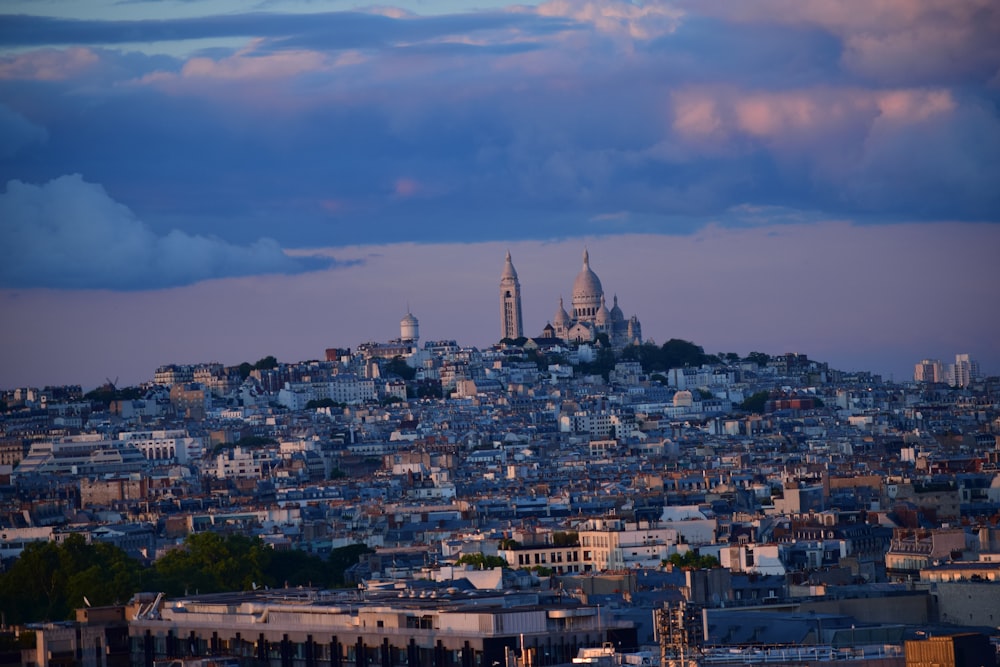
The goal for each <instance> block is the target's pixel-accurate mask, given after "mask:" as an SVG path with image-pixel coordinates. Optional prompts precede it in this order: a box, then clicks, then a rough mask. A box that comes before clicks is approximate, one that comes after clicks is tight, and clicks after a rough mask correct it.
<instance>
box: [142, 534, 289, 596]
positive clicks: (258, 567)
mask: <svg viewBox="0 0 1000 667" xmlns="http://www.w3.org/2000/svg"><path fill="white" fill-rule="evenodd" d="M273 554H274V550H273V549H271V548H270V547H268V546H266V545H265V544H264V543H263V542H262V541H261V539H260V538H251V537H247V536H245V535H237V534H231V535H226V536H222V535H219V534H217V533H195V534H193V535H189V536H188V538H187V539H186V540H185V541H184V546H183V547H182V548H180V549H175V550H174V551H171V552H169V553H168V554H166V555H164V556H162V557H161V558H160V559H159V560H157V561H156V564H155V565H154V566H153V569H154V571H155V574H156V577H157V579H158V583H159V584H160V587H161V588H162V590H164V591H165V592H166V593H167V594H168V595H183V594H186V593H196V592H197V593H221V592H224V591H244V590H249V589H250V588H252V587H253V585H254V584H255V583H257V584H266V585H275V584H276V583H277V582H275V581H273V580H271V579H269V578H268V577H267V576H266V575H265V571H266V570H267V568H268V567H269V566H270V563H271V557H272V555H273Z"/></svg>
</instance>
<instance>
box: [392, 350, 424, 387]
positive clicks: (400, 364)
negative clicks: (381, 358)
mask: <svg viewBox="0 0 1000 667" xmlns="http://www.w3.org/2000/svg"><path fill="white" fill-rule="evenodd" d="M385 370H386V372H387V373H389V374H390V375H398V376H399V377H401V378H403V380H405V381H406V382H411V381H412V380H413V378H414V377H416V375H417V369H415V368H412V367H411V366H410V365H409V364H408V363H406V359H403V357H402V356H400V355H398V354H397V355H396V356H395V357H393V358H392V359H390V360H389V361H388V362H387V363H386V365H385Z"/></svg>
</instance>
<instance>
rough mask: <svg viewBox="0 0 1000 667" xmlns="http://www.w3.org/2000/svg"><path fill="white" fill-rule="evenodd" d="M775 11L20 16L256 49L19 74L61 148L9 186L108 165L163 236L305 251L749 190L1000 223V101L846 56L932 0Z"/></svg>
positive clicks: (655, 220)
mask: <svg viewBox="0 0 1000 667" xmlns="http://www.w3.org/2000/svg"><path fill="white" fill-rule="evenodd" d="M974 1H975V0H974ZM761 3H762V6H767V7H770V8H773V9H774V10H775V13H774V14H773V16H775V17H776V18H775V19H774V20H771V21H769V20H767V17H766V16H761V15H759V13H755V12H754V11H752V7H753V6H756V3H725V4H715V3H713V2H712V0H705V7H706V9H705V10H704V11H702V10H701V9H700V5H699V4H691V5H682V7H683V11H677V10H676V9H673V8H671V6H670V5H668V4H666V3H664V2H646V3H642V4H641V5H640V4H637V3H631V2H624V1H623V0H575V1H569V0H552V1H551V2H545V3H543V4H542V5H541V6H539V7H525V6H519V7H510V8H508V9H507V10H504V11H501V10H495V11H486V12H478V13H461V14H441V15H435V16H430V17H421V16H414V15H410V14H405V13H393V12H388V11H386V12H382V14H378V13H373V12H367V13H366V12H339V13H338V12H318V13H311V14H298V15H292V14H280V13H267V14H264V13H259V14H243V15H232V16H208V17H199V18H191V19H171V20H169V21H139V22H124V23H123V22H94V21H83V22H70V21H65V20H60V21H56V22H54V23H53V22H45V21H42V20H41V19H38V20H37V21H36V22H35V23H30V22H27V23H25V24H24V26H25V27H26V28H30V30H28V33H27V34H26V35H23V36H22V35H21V33H17V34H13V32H10V33H6V32H4V30H5V27H4V26H0V36H2V35H7V36H8V37H10V38H11V39H15V40H18V39H20V40H22V41H27V42H31V41H32V40H33V41H34V42H38V43H45V40H46V39H49V38H50V37H51V38H52V39H53V40H56V41H59V40H62V41H63V42H66V43H71V44H73V46H72V47H71V48H77V49H78V48H81V47H80V46H79V45H77V44H76V43H74V42H73V41H72V40H74V39H81V40H82V39H90V40H91V42H90V43H101V42H100V41H99V40H100V39H112V38H113V39H121V40H124V39H125V37H126V35H125V33H127V32H128V31H129V30H133V29H134V31H135V32H134V34H132V35H131V36H128V39H133V40H139V39H154V38H155V39H168V38H169V39H176V40H182V39H193V38H196V37H199V36H201V37H218V38H234V39H228V41H226V42H218V43H215V44H214V45H213V46H212V48H210V49H205V50H202V51H199V52H197V53H195V54H193V55H190V56H186V57H168V56H159V57H157V58H151V57H149V56H146V55H144V54H143V55H142V57H139V56H136V55H134V54H133V52H131V51H128V52H125V51H123V50H122V49H118V48H111V47H108V48H94V47H88V48H87V49H83V51H82V52H81V53H83V52H86V53H92V54H96V56H97V57H98V61H97V62H96V63H95V64H94V65H92V66H89V67H87V68H85V69H83V70H81V71H80V72H78V73H76V74H74V75H72V76H70V77H69V78H66V79H63V80H53V79H47V80H44V81H43V80H40V79H39V78H38V77H28V78H19V79H0V101H2V100H17V103H16V106H15V105H14V104H13V102H11V103H10V106H11V107H13V108H16V110H17V111H18V113H20V114H22V115H23V117H24V119H25V120H26V121H27V122H29V123H31V124H33V125H35V126H37V127H39V128H45V131H46V132H47V135H48V137H49V139H48V141H46V142H45V143H44V144H42V143H40V142H39V141H36V140H33V141H32V143H24V142H23V141H22V142H21V147H20V148H19V150H18V153H17V154H16V155H15V156H14V159H10V160H6V161H3V160H0V184H2V183H4V182H6V181H8V180H11V179H17V180H23V181H27V182H33V183H41V182H44V181H46V180H48V179H51V178H53V177H54V176H57V175H59V174H68V173H83V174H86V175H87V177H88V178H89V179H91V180H93V181H96V182H98V183H101V184H103V185H105V186H106V187H107V188H108V191H109V192H112V193H114V195H115V196H116V197H117V198H119V200H120V201H127V202H128V203H129V205H130V206H133V207H134V210H136V211H137V212H140V213H141V217H142V220H143V222H145V223H146V224H147V225H149V226H150V228H151V229H154V230H156V231H157V233H158V234H160V235H165V234H166V232H167V231H168V230H169V229H172V228H176V229H179V230H182V231H185V232H187V233H188V234H189V235H192V236H195V235H203V236H218V237H221V238H225V239H227V240H229V241H231V242H233V243H243V244H248V243H252V242H254V241H255V240H256V239H258V238H260V237H273V238H275V239H277V241H278V242H279V243H280V244H281V245H282V246H284V247H314V246H317V245H325V244H329V243H330V242H331V241H330V239H336V242H337V243H338V244H350V243H380V242H388V241H390V240H397V239H405V240H412V241H427V240H431V239H457V240H461V241H463V242H475V241H482V240H487V239H497V238H499V237H505V238H534V239H538V238H566V237H569V236H574V235H579V234H580V233H584V232H583V231H582V230H589V229H592V228H593V227H594V226H595V225H594V224H592V223H590V224H588V223H587V221H590V220H594V219H595V218H597V217H598V216H601V215H602V214H607V213H608V212H618V211H628V212H629V215H628V217H627V218H624V219H621V220H618V221H616V222H615V223H614V224H613V225H610V224H606V225H605V227H607V228H608V229H609V230H610V229H611V228H614V230H615V232H617V231H618V230H621V231H625V232H632V233H644V232H654V233H681V232H683V233H688V232H691V231H692V230H696V229H698V228H700V227H703V226H704V225H705V224H707V223H708V222H709V221H712V220H717V221H720V222H721V223H722V224H733V225H737V226H739V225H742V224H744V223H743V222H741V221H740V220H739V219H738V216H734V215H733V213H732V212H733V211H734V210H739V209H738V207H740V206H743V205H746V206H751V207H757V210H760V207H762V206H769V207H777V208H776V209H764V210H778V209H780V210H790V211H807V212H810V213H812V212H815V213H821V214H822V215H824V216H826V217H827V218H835V219H858V218H859V217H864V218H867V219H869V220H873V219H875V217H876V216H877V217H878V220H879V221H885V222H897V221H900V220H933V219H941V218H942V217H943V218H947V219H957V220H977V221H982V220H988V221H1000V202H998V195H997V194H995V193H997V192H998V191H1000V189H998V188H997V187H996V183H995V181H996V177H995V174H997V173H998V168H1000V166H998V164H997V162H998V159H1000V158H998V155H1000V150H997V149H996V146H997V145H998V142H1000V115H998V113H997V109H996V104H995V98H996V92H995V90H991V89H989V88H988V87H987V84H986V83H982V82H980V83H977V82H976V80H965V79H961V77H959V78H952V79H948V80H941V81H934V78H935V77H936V76H937V75H934V76H930V75H929V76H928V77H925V78H927V80H926V81H925V80H923V79H922V78H921V77H920V76H917V77H914V79H913V80H914V81H915V83H907V82H906V81H896V80H891V79H881V78H878V77H873V76H871V75H870V74H866V73H865V72H862V71H860V70H859V69H858V68H857V67H855V66H853V65H852V64H851V63H849V62H847V61H846V60H845V55H844V54H845V53H846V52H847V47H846V46H845V45H846V44H847V43H848V42H847V41H846V40H848V38H849V37H851V36H854V35H861V34H862V32H863V29H864V26H865V25H866V24H867V23H866V22H870V24H871V25H872V26H873V29H872V30H873V34H876V33H877V34H883V33H885V34H888V32H886V31H889V32H894V31H895V32H898V31H896V29H895V28H894V27H893V26H894V23H893V21H894V20H898V21H900V22H902V23H905V24H907V25H911V24H914V23H913V22H914V21H916V22H917V24H919V25H931V26H932V27H933V22H932V21H928V20H926V16H925V12H923V11H922V10H920V8H921V7H922V6H923V5H917V6H916V10H915V11H916V12H917V14H918V15H919V16H918V18H917V19H913V18H908V17H907V16H906V15H905V14H906V12H905V11H902V10H901V9H898V7H897V5H895V4H893V3H882V2H879V1H878V0H875V1H874V2H873V3H871V4H868V3H864V4H863V5H862V6H860V7H857V8H854V9H853V10H852V12H853V14H856V15H858V16H854V15H849V14H850V12H844V11H840V10H838V9H837V7H836V6H835V5H829V6H828V5H825V4H824V3H823V0H817V4H818V5H823V9H822V11H821V10H820V9H811V10H806V9H803V8H798V7H797V6H790V7H788V8H787V12H788V14H787V16H786V15H784V14H780V12H779V11H778V10H780V9H784V8H785V5H782V4H781V3H779V2H777V0H761ZM802 4H803V5H804V6H807V7H811V6H813V5H812V3H802ZM744 5H750V7H749V8H747V7H744ZM307 9H308V8H307ZM418 10H419V8H418ZM900 12H902V14H904V15H903V16H901V17H900V16H898V15H899V14H900ZM948 12H950V13H948ZM966 14H967V12H965V11H964V10H954V11H951V10H947V12H946V16H947V17H950V18H946V20H945V23H948V24H952V23H956V22H957V23H958V24H961V22H962V21H970V20H973V19H972V18H969V17H967V16H966ZM920 16H923V17H924V18H919V17H920ZM963 16H966V18H962V17H963ZM893 17H895V18H893ZM890 19H891V20H890ZM29 24H30V25H29ZM32 26H33V27H32ZM971 29H972V28H968V30H971ZM32 31H34V32H32ZM32 35H33V36H32ZM122 43H124V42H122ZM135 47H136V43H135V42H130V43H128V47H127V48H128V49H132V48H135ZM987 50H988V49H987ZM33 53H34V52H27V53H21V54H19V55H18V56H17V58H18V59H20V60H19V61H18V62H19V63H20V64H19V65H18V67H20V69H18V68H12V71H13V70H17V71H24V72H28V73H31V72H41V71H48V70H45V69H44V68H36V69H31V68H27V67H26V66H25V63H28V62H30V61H32V59H34V60H35V61H36V62H39V63H40V62H42V61H44V60H45V58H49V59H51V58H52V56H51V54H49V55H46V56H45V58H42V57H41V56H38V57H36V56H34V55H31V56H30V57H28V56H29V54H33ZM22 56H24V57H23V58H22ZM69 59H72V58H69ZM11 62H12V63H13V61H11ZM920 67H923V66H922V65H921V66H920ZM963 76H964V75H963ZM956 81H958V82H959V83H955V82H956ZM69 101H71V102H72V103H68V102H69ZM401 179H409V181H407V180H401ZM991 180H992V182H991ZM410 181H412V182H410ZM473 218H474V219H476V220H478V221H479V222H480V224H475V225H471V224H467V221H468V220H470V219H473ZM275 220H281V221H282V224H281V225H275V224H274V221H275ZM415 220H417V221H420V224H414V221H415ZM581 223H583V224H581ZM609 233H611V232H609Z"/></svg>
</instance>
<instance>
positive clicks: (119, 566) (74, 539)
mask: <svg viewBox="0 0 1000 667" xmlns="http://www.w3.org/2000/svg"><path fill="white" fill-rule="evenodd" d="M141 571H142V566H141V565H140V564H139V562H138V561H136V560H135V559H133V558H129V556H128V555H127V554H126V553H125V552H124V551H122V550H121V549H119V548H118V547H116V546H113V545H110V544H104V543H101V542H98V543H97V544H87V542H86V540H84V538H83V537H82V536H81V535H70V536H69V537H67V538H66V540H65V541H64V542H63V543H62V544H58V545H57V544H56V543H55V542H44V543H43V542H36V543H32V544H29V545H27V546H26V547H25V549H24V551H23V552H22V553H21V555H20V556H19V557H18V558H17V560H16V561H14V564H13V565H11V567H10V569H9V570H7V571H6V572H4V573H3V574H0V608H2V609H3V610H4V612H5V613H6V616H7V621H8V622H9V623H27V622H31V621H49V620H63V619H66V618H69V617H70V615H71V614H72V613H73V610H74V609H76V608H77V607H80V606H83V598H84V596H87V599H88V600H90V601H91V602H92V603H93V604H95V605H108V604H114V603H116V602H125V601H127V600H128V599H129V598H130V597H131V596H132V594H133V593H135V591H137V590H138V588H139V580H140V573H141Z"/></svg>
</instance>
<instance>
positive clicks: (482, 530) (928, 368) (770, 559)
mask: <svg viewBox="0 0 1000 667" xmlns="http://www.w3.org/2000/svg"><path fill="white" fill-rule="evenodd" d="M497 265H498V266H497V269H498V275H499V280H498V282H497V287H498V291H497V298H498V301H497V303H498V318H497V337H498V342H497V343H496V344H494V345H492V346H490V347H488V348H483V349H478V348H476V347H469V346H463V345H460V344H459V343H458V342H457V341H454V340H435V341H424V340H422V339H421V336H420V321H419V319H418V317H417V316H416V314H414V313H412V312H406V313H405V314H403V316H402V317H401V319H400V320H399V331H398V334H399V335H398V337H394V338H391V339H387V340H385V341H369V342H364V343H360V344H358V345H356V346H355V347H354V348H353V349H351V348H338V347H331V348H328V349H326V350H325V351H324V354H323V358H322V359H321V360H311V361H298V362H283V361H279V360H278V359H276V358H275V357H273V356H268V357H264V358H261V359H260V360H258V361H257V362H255V363H250V362H245V363H242V364H240V365H237V366H224V365H223V364H221V363H217V362H206V363H199V364H193V365H186V364H164V365H162V366H160V367H159V368H156V369H155V372H154V373H153V375H152V377H151V378H150V379H148V380H147V381H145V382H143V383H141V384H139V385H137V386H129V387H118V386H116V384H115V382H114V381H112V380H110V379H109V380H108V381H107V383H106V384H104V385H103V386H101V387H99V388H97V389H94V390H92V391H88V392H86V393H84V392H83V389H82V387H81V386H79V385H71V386H49V387H42V388H36V387H22V388H16V389H8V390H5V391H4V392H3V395H2V396H3V412H2V414H0V424H2V427H3V439H2V441H0V481H2V482H3V486H0V493H2V501H3V505H2V508H3V511H2V515H0V521H2V537H0V562H2V564H3V572H2V573H0V599H2V600H3V601H4V603H3V610H4V623H5V627H6V628H7V630H6V632H7V635H6V636H7V637H8V643H7V644H6V646H7V648H6V650H5V653H4V656H5V657H4V661H5V664H8V663H9V664H39V665H63V664H66V665H72V664H83V665H101V666H104V665H108V666H112V665H148V664H167V663H171V664H173V663H177V664H183V665H188V664H191V665H209V664H212V665H215V664H232V665H237V664H240V665H243V664H246V665H264V664H271V665H278V664H280V665H304V666H307V667H314V666H325V665H343V664H356V665H369V664H377V665H382V666H383V667H391V666H392V665H428V666H431V665H433V666H435V667H437V666H446V665H455V666H457V665H459V664H461V665H463V666H465V667H473V666H481V665H499V664H504V665H519V666H520V665H524V666H528V665H539V666H547V665H561V664H598V665H614V664H636V665H639V664H650V665H652V664H663V665H666V664H667V663H669V664H670V665H682V664H683V665H686V664H689V663H691V664H724V665H725V664H747V663H756V662H777V663H780V664H789V665H793V664H806V663H808V664H814V663H821V662H827V661H833V660H840V661H842V660H864V661H865V662H866V663H874V664H878V665H883V664H884V665H885V666H886V667H896V666H898V665H902V664H904V663H905V664H911V663H915V662H917V658H918V657H920V656H924V657H923V658H920V659H927V660H932V659H933V660H938V659H944V658H941V656H942V655H945V656H947V655H950V656H952V657H951V658H950V660H952V662H953V664H956V665H957V664H964V663H962V660H964V659H969V660H978V661H980V662H981V664H986V663H987V662H989V661H993V660H995V656H996V643H997V634H998V633H997V619H1000V596H998V595H996V587H997V585H1000V526H998V525H997V522H998V519H1000V468H998V463H1000V394H998V392H1000V377H997V376H996V375H992V376H985V375H984V373H983V372H982V369H981V368H980V366H979V364H978V363H977V361H976V360H975V357H974V356H972V355H970V354H967V353H959V354H956V356H955V360H954V362H953V363H950V362H949V363H944V362H942V361H941V360H937V359H922V360H918V361H917V362H915V365H914V372H913V377H912V379H907V380H905V381H900V382H891V381H888V380H886V379H885V378H882V377H880V376H879V375H877V374H872V373H868V372H845V371H841V370H838V369H835V368H831V367H830V365H829V364H828V363H824V362H822V361H820V360H815V359H810V358H809V357H808V356H807V355H806V354H802V353H782V354H768V353H765V352H759V351H753V352H750V353H747V354H746V355H741V354H738V353H733V352H730V353H720V354H706V353H705V351H704V350H703V349H702V347H701V346H699V345H697V344H695V343H694V342H690V341H684V340H680V339H670V340H668V341H667V342H665V343H663V344H662V345H657V344H656V343H652V342H649V341H646V340H643V334H642V328H641V324H640V321H639V317H638V316H637V315H631V316H628V317H626V316H625V314H624V311H623V310H622V308H621V306H620V305H619V297H618V296H617V295H613V296H612V299H611V303H612V304H613V305H612V306H611V307H610V308H609V307H608V298H607V294H606V293H605V291H604V286H603V283H602V281H601V279H600V277H599V276H598V274H597V273H596V271H595V270H594V268H592V266H591V257H590V253H589V252H588V251H587V250H584V251H583V260H582V265H581V267H580V269H579V272H578V274H577V275H576V277H575V278H574V279H573V281H572V284H571V288H570V290H569V291H568V292H567V294H568V295H569V299H568V300H566V299H563V298H560V299H559V301H558V306H557V307H556V309H555V313H554V315H553V317H552V319H551V320H549V321H547V322H546V323H545V324H544V325H543V326H541V327H540V331H539V332H538V335H536V336H529V335H525V329H526V328H527V327H529V326H530V323H527V322H524V321H523V308H522V305H521V299H522V284H521V280H520V277H519V275H518V272H517V269H516V268H515V261H514V258H513V257H512V255H511V253H510V252H507V253H506V256H505V257H504V258H503V259H502V261H501V260H500V258H498V262H497ZM523 287H524V288H525V289H529V288H530V285H527V284H526V285H524V286H523ZM627 299H628V295H622V297H621V300H620V301H621V302H622V303H625V302H627ZM260 549H263V550H264V552H261V551H260ZM91 550H93V553H91ZM255 550H256V551H255ZM262 553H265V554H266V553H270V554H272V555H269V556H266V557H265V556H262ZM71 554H73V555H71ZM295 554H298V555H297V556H296V555H295ZM45 563H48V565H45ZM56 563H58V564H59V565H56ZM227 563H228V565H225V564H227ZM282 563H283V565H282ZM218 564H222V566H221V568H220V567H219V565H218ZM53 568H58V569H53ZM59 581H62V582H63V583H62V584H59V583H58V582H59ZM143 582H145V583H146V586H143ZM324 583H326V585H324ZM149 585H151V586H153V587H152V588H149V587H147V586H149ZM53 587H55V588H53ZM42 591H47V592H46V593H45V594H44V595H42V593H41V592H42ZM44 614H49V616H40V615H44ZM68 619H75V620H68ZM935 638H936V639H935ZM925 644H926V646H924V645H925ZM927 656H930V657H927ZM956 656H957V657H956ZM962 656H965V657H962ZM969 664H971V663H969ZM990 664H992V663H990Z"/></svg>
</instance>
